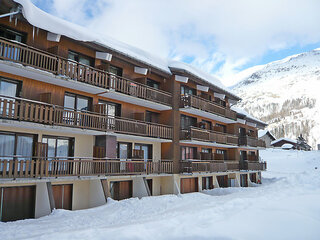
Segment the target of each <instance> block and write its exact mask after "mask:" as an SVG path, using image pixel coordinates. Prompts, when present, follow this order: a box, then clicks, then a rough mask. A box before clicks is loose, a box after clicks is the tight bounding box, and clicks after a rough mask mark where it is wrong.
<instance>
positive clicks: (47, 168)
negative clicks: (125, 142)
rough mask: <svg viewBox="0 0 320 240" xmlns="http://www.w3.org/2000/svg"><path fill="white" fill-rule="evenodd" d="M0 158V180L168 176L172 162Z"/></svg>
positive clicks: (171, 169) (171, 168)
mask: <svg viewBox="0 0 320 240" xmlns="http://www.w3.org/2000/svg"><path fill="white" fill-rule="evenodd" d="M13 159H14V158H12V157H11V158H7V159H6V158H5V157H1V158H0V178H43V177H67V176H77V177H80V176H109V175H135V174H141V175H147V174H171V173H172V171H173V164H172V161H168V160H161V161H155V162H153V161H143V160H122V159H121V160H120V159H93V158H92V159H88V158H82V159H81V158H67V159H57V158H55V159H48V158H31V159H28V158H27V159H28V160H18V159H15V160H13Z"/></svg>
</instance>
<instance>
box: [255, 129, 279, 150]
mask: <svg viewBox="0 0 320 240" xmlns="http://www.w3.org/2000/svg"><path fill="white" fill-rule="evenodd" d="M258 138H259V139H260V140H262V141H264V142H265V143H266V147H267V148H271V147H272V146H271V142H273V141H274V140H276V138H275V137H274V136H273V135H272V134H271V133H270V131H269V130H259V131H258Z"/></svg>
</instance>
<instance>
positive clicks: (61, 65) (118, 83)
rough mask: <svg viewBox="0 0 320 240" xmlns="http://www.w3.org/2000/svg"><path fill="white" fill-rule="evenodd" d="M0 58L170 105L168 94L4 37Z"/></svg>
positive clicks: (1, 39)
mask: <svg viewBox="0 0 320 240" xmlns="http://www.w3.org/2000/svg"><path fill="white" fill-rule="evenodd" d="M0 59H2V60H6V61H12V62H16V63H20V64H23V65H26V66H31V67H34V68H36V69H40V70H44V71H47V72H50V73H53V74H55V75H61V76H66V77H68V78H70V79H72V80H75V81H78V82H83V83H87V84H90V85H93V86H97V87H102V88H105V89H110V90H114V91H117V92H120V93H123V94H126V95H130V96H134V97H137V98H142V99H146V100H150V101H153V102H158V103H161V104H165V105H168V106H171V105H172V95H171V94H170V93H168V92H165V91H162V90H159V89H155V88H152V87H149V86H147V85H144V84H141V83H138V82H135V81H132V80H130V79H126V78H124V77H120V76H117V75H114V74H112V73H109V72H106V71H103V70H99V69H97V68H94V67H91V66H88V65H84V64H81V63H78V62H75V61H72V60H69V59H65V58H62V57H59V56H57V55H54V54H51V53H48V52H45V51H42V50H40V49H37V48H34V47H31V46H28V45H26V44H22V43H18V42H13V41H10V40H7V39H5V38H0Z"/></svg>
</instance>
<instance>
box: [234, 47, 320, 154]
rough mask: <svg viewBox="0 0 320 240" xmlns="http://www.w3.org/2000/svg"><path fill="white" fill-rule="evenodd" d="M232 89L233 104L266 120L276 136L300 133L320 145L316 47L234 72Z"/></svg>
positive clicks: (319, 79)
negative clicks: (235, 78) (235, 80)
mask: <svg viewBox="0 0 320 240" xmlns="http://www.w3.org/2000/svg"><path fill="white" fill-rule="evenodd" d="M238 78H241V79H240V81H239V82H238V83H237V84H236V85H234V86H233V87H231V88H232V90H233V91H234V92H235V93H237V94H238V95H239V96H240V97H241V98H242V99H243V100H242V101H241V102H240V103H238V105H237V106H239V107H242V108H244V109H245V110H247V111H248V112H249V113H250V114H252V115H253V116H255V117H257V118H259V119H261V120H263V121H265V122H267V123H268V124H269V126H268V127H267V128H268V129H269V130H271V132H272V133H273V134H274V135H275V136H276V137H277V138H280V137H287V138H292V139H296V138H297V136H298V135H299V134H302V135H303V137H305V138H306V139H307V141H308V143H309V144H310V145H311V146H312V147H313V148H314V149H315V148H316V145H317V144H320V48H318V49H314V50H312V51H310V52H305V53H301V54H297V55H293V56H289V57H287V58H285V59H282V60H279V61H275V62H271V63H268V64H266V65H260V66H256V67H253V68H250V69H247V70H244V71H243V72H240V73H239V74H238Z"/></svg>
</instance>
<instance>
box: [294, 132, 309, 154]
mask: <svg viewBox="0 0 320 240" xmlns="http://www.w3.org/2000/svg"><path fill="white" fill-rule="evenodd" d="M297 149H298V150H303V151H311V149H312V148H311V146H310V145H309V144H308V143H307V140H305V139H304V138H303V137H302V134H300V136H299V137H298V138H297Z"/></svg>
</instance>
